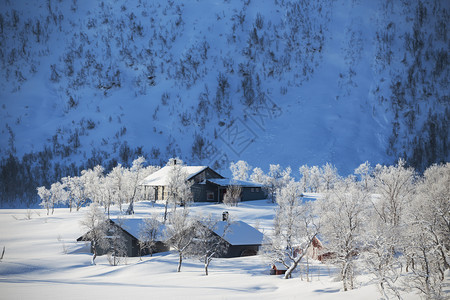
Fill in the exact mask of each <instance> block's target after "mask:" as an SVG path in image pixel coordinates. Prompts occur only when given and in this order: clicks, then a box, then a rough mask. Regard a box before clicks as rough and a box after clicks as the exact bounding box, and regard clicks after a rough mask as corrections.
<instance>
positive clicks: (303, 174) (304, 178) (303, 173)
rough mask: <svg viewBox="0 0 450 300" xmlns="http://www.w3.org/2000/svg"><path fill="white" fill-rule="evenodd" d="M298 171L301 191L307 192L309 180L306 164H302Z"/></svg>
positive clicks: (308, 170)
mask: <svg viewBox="0 0 450 300" xmlns="http://www.w3.org/2000/svg"><path fill="white" fill-rule="evenodd" d="M298 171H299V172H300V184H301V186H302V187H303V191H304V192H307V191H308V188H309V187H310V181H311V175H310V169H309V167H308V165H303V166H301V167H300V168H299V170H298Z"/></svg>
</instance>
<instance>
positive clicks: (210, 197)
mask: <svg viewBox="0 0 450 300" xmlns="http://www.w3.org/2000/svg"><path fill="white" fill-rule="evenodd" d="M206 199H207V200H208V201H214V192H207V193H206Z"/></svg>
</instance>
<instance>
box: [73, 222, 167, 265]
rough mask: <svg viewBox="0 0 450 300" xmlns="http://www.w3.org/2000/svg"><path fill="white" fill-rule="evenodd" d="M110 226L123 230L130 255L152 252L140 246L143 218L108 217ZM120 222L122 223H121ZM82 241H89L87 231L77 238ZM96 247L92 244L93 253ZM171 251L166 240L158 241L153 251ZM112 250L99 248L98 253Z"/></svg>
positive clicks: (128, 254)
mask: <svg viewBox="0 0 450 300" xmlns="http://www.w3.org/2000/svg"><path fill="white" fill-rule="evenodd" d="M107 222H109V225H110V226H115V227H116V228H117V229H119V230H120V231H121V233H122V234H123V238H124V240H125V244H126V248H127V253H126V255H127V256H128V257H136V256H141V255H147V254H150V252H149V250H148V249H142V250H141V249H140V246H139V230H140V226H141V224H143V219H120V220H118V219H108V221H107ZM119 224H120V225H119ZM163 227H164V225H162V224H161V228H160V232H163ZM161 239H162V238H161ZM80 241H89V239H88V238H87V233H86V234H84V235H82V236H80V237H79V238H78V239H77V242H80ZM93 250H94V249H92V245H91V253H93V252H94V251H93ZM166 251H169V246H167V245H166V244H165V242H164V241H162V240H161V241H157V242H156V245H155V248H154V249H153V253H158V252H166ZM108 252H110V249H103V248H97V254H98V255H104V254H107V253H108Z"/></svg>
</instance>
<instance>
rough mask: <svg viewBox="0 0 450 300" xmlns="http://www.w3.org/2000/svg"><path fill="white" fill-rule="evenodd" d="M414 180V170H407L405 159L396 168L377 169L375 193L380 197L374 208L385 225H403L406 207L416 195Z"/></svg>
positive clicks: (383, 167)
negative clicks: (414, 194)
mask: <svg viewBox="0 0 450 300" xmlns="http://www.w3.org/2000/svg"><path fill="white" fill-rule="evenodd" d="M414 180H415V172H414V169H412V168H407V167H406V166H405V161H404V160H403V159H399V160H398V163H397V165H395V166H380V165H377V166H376V167H375V170H374V184H375V193H377V194H378V195H379V196H380V197H379V198H378V199H377V200H376V201H373V208H374V209H375V212H376V214H377V215H378V217H379V218H380V219H381V220H382V221H383V222H384V223H386V224H389V225H391V226H393V227H398V226H399V225H400V224H401V222H402V217H403V213H404V210H405V207H406V205H407V204H408V202H409V201H410V200H411V197H412V195H413V193H414Z"/></svg>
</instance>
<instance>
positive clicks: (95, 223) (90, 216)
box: [80, 202, 109, 265]
mask: <svg viewBox="0 0 450 300" xmlns="http://www.w3.org/2000/svg"><path fill="white" fill-rule="evenodd" d="M80 225H81V227H82V229H83V230H85V231H87V233H86V235H85V239H86V240H89V241H91V247H92V251H93V255H92V264H93V265H95V258H96V257H97V251H98V250H99V249H108V248H109V241H108V239H107V238H106V237H107V235H108V228H109V222H108V220H107V219H106V216H105V214H104V213H103V211H102V210H101V209H100V207H99V205H98V203H95V202H93V203H91V205H90V206H89V210H88V211H87V212H86V214H85V215H84V217H83V219H82V220H81V221H80Z"/></svg>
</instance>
